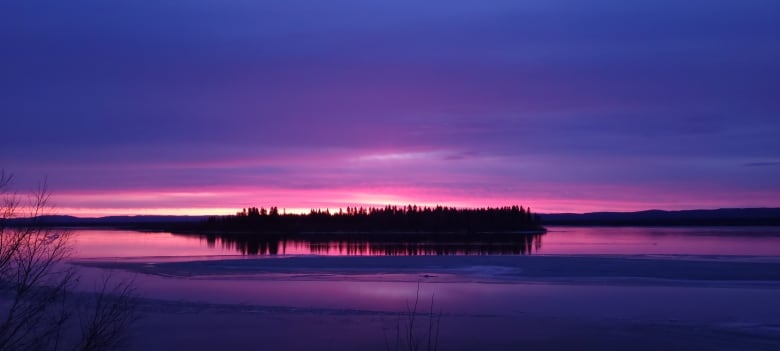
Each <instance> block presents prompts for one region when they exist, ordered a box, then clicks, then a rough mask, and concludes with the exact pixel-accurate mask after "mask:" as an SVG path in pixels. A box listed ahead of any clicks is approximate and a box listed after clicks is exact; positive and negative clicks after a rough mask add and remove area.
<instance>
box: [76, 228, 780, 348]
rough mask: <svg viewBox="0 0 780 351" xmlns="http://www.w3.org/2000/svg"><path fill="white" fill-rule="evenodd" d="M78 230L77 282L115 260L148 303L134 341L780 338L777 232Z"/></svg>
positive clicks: (290, 343)
mask: <svg viewBox="0 0 780 351" xmlns="http://www.w3.org/2000/svg"><path fill="white" fill-rule="evenodd" d="M73 237H74V240H75V241H74V242H75V249H76V251H75V257H74V258H73V262H74V264H77V265H78V266H79V267H81V270H82V274H83V275H84V276H85V277H98V276H101V275H102V274H105V272H107V271H108V270H111V271H113V272H114V274H115V275H118V276H119V277H123V278H127V279H134V281H135V284H136V286H137V287H138V289H139V292H140V293H141V294H142V296H143V297H144V300H143V301H142V303H141V306H140V309H141V311H142V312H143V314H144V316H143V318H142V319H141V320H140V321H139V323H138V326H137V328H136V330H135V333H136V334H135V335H137V337H136V338H133V339H132V342H131V344H130V345H129V346H130V349H131V350H155V349H159V350H163V349H174V348H176V349H181V348H185V349H189V350H211V349H246V348H247V345H256V346H257V347H261V346H262V347H263V348H267V349H274V350H297V349H307V350H332V349H339V350H400V349H408V347H404V345H405V344H404V342H406V341H407V340H406V339H408V337H406V336H404V335H412V338H413V339H415V340H416V341H419V342H420V343H421V345H422V346H421V347H420V349H421V350H425V349H428V348H427V344H426V342H427V340H428V339H427V337H428V336H430V335H434V334H435V336H437V337H438V338H439V347H438V349H440V350H476V349H489V350H516V349H534V350H568V349H603V350H625V349H633V350H658V349H664V350H691V349H707V350H743V349H750V350H777V349H778V347H780V302H778V300H777V296H780V228H756V227H745V228H737V227H723V228H644V227H642V228H618V227H610V228H601V227H550V228H549V232H548V233H546V234H544V235H540V236H529V237H527V238H523V239H522V240H518V241H516V242H512V243H503V244H499V245H488V244H477V245H470V246H469V245H458V244H456V243H451V244H448V245H446V247H437V246H436V245H434V244H425V243H422V244H419V243H417V244H412V243H381V242H380V243H373V242H372V243H369V242H356V241H352V242H328V241H316V242H311V241H283V242H278V241H257V242H250V241H241V240H235V239H233V238H220V237H215V236H197V235H195V236H193V235H175V234H170V233H141V232H135V231H119V230H73ZM475 246H476V248H475ZM84 281H85V282H84V283H82V288H85V289H87V288H88V285H89V283H86V282H88V281H89V279H85V280H84ZM411 311H415V312H411ZM410 316H414V318H415V319H414V320H415V322H414V327H409V324H410V323H409V322H410ZM433 330H436V332H435V333H434V332H432V331H433ZM399 332H400V333H399ZM399 335H401V337H399ZM398 341H403V342H401V343H400V344H401V345H400V346H399V345H396V343H398ZM407 346H408V345H407Z"/></svg>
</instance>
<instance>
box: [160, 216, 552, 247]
mask: <svg viewBox="0 0 780 351" xmlns="http://www.w3.org/2000/svg"><path fill="white" fill-rule="evenodd" d="M168 230H169V231H171V232H174V233H177V234H184V235H198V236H201V237H203V238H205V239H206V240H207V242H208V243H209V245H212V246H213V245H222V246H225V247H228V248H232V249H236V250H238V251H240V252H241V253H243V254H248V255H258V254H260V255H265V254H268V255H276V254H284V253H285V252H286V247H287V246H289V245H300V244H302V243H305V245H308V246H309V249H310V251H311V252H322V253H325V254H327V253H329V252H331V251H336V252H338V253H341V254H344V253H346V254H358V255H364V254H368V255H393V256H394V255H456V254H466V255H470V254H472V255H473V254H477V255H485V254H529V253H531V252H532V251H533V250H534V249H537V250H538V248H539V247H540V245H541V236H542V235H543V234H544V233H545V232H546V230H545V229H544V227H542V226H541V223H540V217H539V215H537V214H534V213H533V212H531V210H530V208H524V207H522V206H506V207H486V208H467V209H459V208H454V207H443V206H436V207H426V206H416V205H408V206H385V207H369V208H363V207H347V208H346V209H340V210H339V211H336V212H331V211H329V210H316V209H313V210H311V211H309V213H305V214H290V213H285V210H281V211H280V210H279V208H278V207H270V208H257V207H250V208H245V209H243V210H241V211H240V212H238V213H236V214H235V215H230V216H213V217H209V218H208V219H207V220H206V221H203V222H200V223H195V225H194V226H186V227H178V228H171V227H169V228H168Z"/></svg>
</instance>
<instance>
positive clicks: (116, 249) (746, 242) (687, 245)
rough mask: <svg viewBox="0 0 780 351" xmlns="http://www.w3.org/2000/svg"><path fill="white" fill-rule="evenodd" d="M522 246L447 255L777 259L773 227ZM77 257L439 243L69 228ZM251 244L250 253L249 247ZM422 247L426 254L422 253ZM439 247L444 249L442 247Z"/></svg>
mask: <svg viewBox="0 0 780 351" xmlns="http://www.w3.org/2000/svg"><path fill="white" fill-rule="evenodd" d="M548 229H549V231H548V232H547V233H546V234H544V235H541V236H538V237H535V238H533V241H531V243H530V244H529V245H527V246H528V247H527V248H522V250H521V249H517V248H516V247H507V246H506V245H503V246H502V245H493V246H491V245H484V246H482V247H477V248H476V249H471V250H470V249H469V248H458V247H454V248H453V249H452V250H445V251H444V252H445V253H448V254H469V253H472V254H541V255H589V254H599V255H603V254H617V255H650V254H665V255H780V228H777V227H715V228H711V227H694V228H690V227H549V228H548ZM72 233H73V235H74V239H75V243H76V245H75V246H76V256H77V257H79V258H98V257H102V258H107V257H122V258H131V257H171V258H175V257H194V256H230V255H246V254H248V253H251V254H250V256H251V255H276V256H284V255H325V256H327V255H336V256H347V255H376V254H379V255H384V254H392V255H405V254H409V253H410V252H413V253H415V254H436V253H437V252H442V251H441V250H437V249H442V247H441V245H439V246H437V245H433V244H432V245H427V246H426V245H424V244H420V245H412V246H413V247H412V248H416V249H417V250H400V249H398V250H387V249H386V248H387V246H391V244H393V243H384V244H382V243H380V244H373V245H374V246H375V247H377V248H379V250H371V246H372V244H370V243H357V244H355V243H348V242H328V241H325V242H307V241H283V242H276V241H274V242H272V243H270V242H262V241H258V242H255V243H254V245H252V244H251V243H240V242H236V241H235V240H229V239H223V238H219V237H209V236H205V235H204V236H198V235H180V234H171V233H145V232H137V231H127V230H99V229H76V230H72ZM249 246H256V249H254V250H252V249H249V248H248V247H249ZM426 248H428V249H429V250H425V249H426ZM444 248H445V249H446V248H447V247H444Z"/></svg>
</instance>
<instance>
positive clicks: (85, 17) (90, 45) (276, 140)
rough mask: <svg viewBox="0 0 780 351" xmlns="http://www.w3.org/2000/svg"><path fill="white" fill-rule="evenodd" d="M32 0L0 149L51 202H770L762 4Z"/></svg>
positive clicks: (775, 127)
mask: <svg viewBox="0 0 780 351" xmlns="http://www.w3.org/2000/svg"><path fill="white" fill-rule="evenodd" d="M44 3H46V5H45V6H44V5H43V4H42V6H40V7H36V6H31V5H26V4H25V2H22V1H19V2H17V1H11V2H10V3H9V4H8V5H3V6H2V8H0V28H2V32H3V33H5V34H6V35H5V36H3V37H2V38H0V40H2V44H3V48H4V49H3V54H2V55H0V67H2V76H3V79H2V80H0V112H2V115H3V116H4V117H3V125H2V130H3V131H4V133H3V137H2V138H0V150H2V151H0V168H2V169H5V170H6V171H7V172H10V173H13V174H15V175H16V181H15V184H14V189H15V190H16V191H19V192H22V193H23V192H25V191H27V190H30V189H33V188H35V186H36V184H38V183H39V182H41V181H43V180H44V179H48V182H49V185H50V189H51V190H52V192H53V195H54V197H53V199H54V200H55V201H56V203H57V205H58V206H59V212H60V213H62V214H73V215H79V216H97V215H107V214H128V215H132V214H206V213H210V214H211V213H213V214H225V213H232V212H233V211H235V210H238V209H240V208H242V207H247V206H272V205H273V206H279V207H280V208H290V209H308V208H330V209H337V208H340V207H345V206H355V205H363V206H371V205H385V204H399V205H400V204H408V203H416V204H424V205H436V204H442V205H448V206H458V207H460V206H486V205H496V206H497V205H504V204H523V205H526V206H532V207H533V208H534V209H536V210H538V211H540V212H588V211H632V210H643V209H650V208H661V209H693V208H719V207H767V206H768V207H776V206H780V200H778V199H780V153H778V152H780V138H778V137H777V136H778V135H780V119H778V118H777V116H778V115H780V105H778V103H777V102H778V99H777V94H776V85H777V84H776V83H777V81H778V79H777V77H778V73H779V72H780V66H779V65H778V62H780V46H778V45H777V33H778V32H780V20H778V18H777V13H780V9H778V5H777V2H776V1H757V2H749V3H746V2H739V1H728V2H727V1H719V2H717V4H711V6H708V9H707V11H706V15H703V12H702V11H701V9H700V8H699V7H698V5H693V4H689V3H687V2H673V1H652V2H641V3H639V2H632V3H621V2H614V1H597V2H596V4H594V5H593V6H590V5H588V6H585V5H582V4H576V3H573V4H567V5H563V4H561V3H559V2H557V1H522V2H512V1H509V2H498V3H492V2H491V3H490V4H488V3H485V2H480V1H446V2H425V3H404V4H401V3H397V2H383V3H377V2H371V3H365V2H362V1H351V0H347V1H337V3H338V4H332V6H319V5H318V6H308V5H307V6H299V5H300V4H297V3H295V4H293V3H287V2H270V3H267V2H231V3H217V2H213V1H191V2H190V1H174V2H172V3H171V4H169V6H168V5H166V6H162V5H160V4H157V3H155V2H144V1H141V2H131V3H128V4H124V5H122V6H115V7H112V6H103V5H100V4H98V3H96V2H89V1H87V2H83V3H82V2H79V6H73V7H69V6H65V5H63V4H64V3H62V2H56V1H44ZM296 4H297V5H296ZM347 9H348V10H347ZM564 9H565V10H564ZM669 14H674V16H669Z"/></svg>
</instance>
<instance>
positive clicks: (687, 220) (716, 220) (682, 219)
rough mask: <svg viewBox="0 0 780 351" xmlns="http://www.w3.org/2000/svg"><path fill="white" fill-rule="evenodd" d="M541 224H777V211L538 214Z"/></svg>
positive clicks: (779, 221)
mask: <svg viewBox="0 0 780 351" xmlns="http://www.w3.org/2000/svg"><path fill="white" fill-rule="evenodd" d="M540 216H541V218H542V224H543V225H612V226H629V225H639V226H645V225H647V226H655V225H657V226H672V225H680V226H724V225H756V226H758V225H771V226H775V225H780V208H721V209H717V210H684V211H662V210H648V211H639V212H591V213H582V214H577V213H549V214H540Z"/></svg>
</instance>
